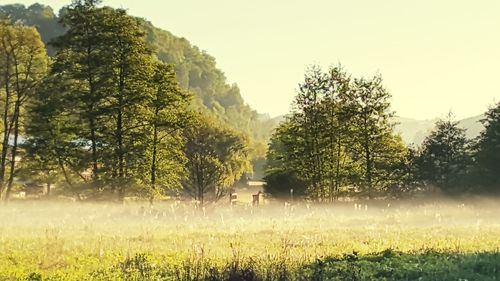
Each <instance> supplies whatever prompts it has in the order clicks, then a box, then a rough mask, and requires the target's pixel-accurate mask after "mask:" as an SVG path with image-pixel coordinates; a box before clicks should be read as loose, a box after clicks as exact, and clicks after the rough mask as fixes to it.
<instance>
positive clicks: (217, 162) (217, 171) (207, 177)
mask: <svg viewBox="0 0 500 281" xmlns="http://www.w3.org/2000/svg"><path fill="white" fill-rule="evenodd" d="M184 137H185V140H186V143H185V145H184V153H185V155H186V158H187V163H186V170H187V177H186V178H185V180H184V181H183V184H182V186H183V189H184V191H185V192H186V193H187V194H189V195H191V196H192V197H193V198H194V199H196V200H198V201H199V202H200V203H201V204H204V202H205V201H206V199H207V198H206V194H207V193H211V194H210V195H211V196H210V199H213V200H215V201H217V200H219V199H220V198H222V197H223V196H225V195H226V194H227V193H228V191H229V189H230V188H231V186H232V185H233V184H234V182H236V181H237V180H238V179H239V178H240V177H241V175H242V174H243V173H244V172H247V171H248V170H249V168H250V164H249V161H248V148H247V140H246V139H244V138H243V137H241V136H239V135H237V134H235V133H234V132H233V131H231V130H229V129H225V128H222V127H221V126H220V125H219V124H217V123H216V122H215V121H212V120H209V119H207V118H206V117H202V116H198V117H197V118H196V119H195V120H194V121H193V123H192V124H191V125H190V126H189V127H188V128H187V129H186V130H185V132H184Z"/></svg>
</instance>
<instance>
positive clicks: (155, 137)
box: [151, 121, 158, 203]
mask: <svg viewBox="0 0 500 281" xmlns="http://www.w3.org/2000/svg"><path fill="white" fill-rule="evenodd" d="M157 146H158V126H157V124H156V121H155V124H154V125H153V157H152V160H151V203H153V198H154V192H155V191H156V169H157V168H156V161H157V160H156V159H157V158H156V157H157V155H156V154H157V153H158V152H157Z"/></svg>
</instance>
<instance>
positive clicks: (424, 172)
mask: <svg viewBox="0 0 500 281" xmlns="http://www.w3.org/2000/svg"><path fill="white" fill-rule="evenodd" d="M417 161H418V162H417V163H418V171H419V178H420V179H421V180H423V182H424V183H426V184H427V185H431V186H435V187H439V188H441V189H442V190H444V191H445V192H451V193H453V192H459V191H461V190H460V189H464V188H465V186H464V183H465V180H466V178H467V173H468V170H469V166H470V164H471V163H470V161H471V158H470V142H469V141H468V140H467V137H466V136H465V130H464V129H461V128H459V127H458V122H455V121H453V120H452V119H451V117H449V118H448V119H447V120H440V121H438V122H437V123H436V128H435V130H434V131H432V132H431V134H430V135H429V136H428V137H427V138H426V139H425V141H424V143H423V146H422V151H421V152H420V155H419V158H418V160H417Z"/></svg>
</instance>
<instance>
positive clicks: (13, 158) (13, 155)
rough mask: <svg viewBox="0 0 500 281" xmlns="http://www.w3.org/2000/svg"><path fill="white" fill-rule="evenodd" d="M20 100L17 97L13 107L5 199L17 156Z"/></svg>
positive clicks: (9, 188)
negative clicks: (11, 140)
mask: <svg viewBox="0 0 500 281" xmlns="http://www.w3.org/2000/svg"><path fill="white" fill-rule="evenodd" d="M19 107H20V100H19V97H18V99H17V100H16V105H15V109H14V118H13V119H14V120H13V121H14V143H13V144H12V153H11V160H10V171H9V182H8V184H7V191H6V193H5V201H8V200H9V197H10V193H11V192H12V187H13V185H14V176H15V169H16V156H17V141H18V137H19V111H20V108H19Z"/></svg>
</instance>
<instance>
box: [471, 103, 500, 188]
mask: <svg viewBox="0 0 500 281" xmlns="http://www.w3.org/2000/svg"><path fill="white" fill-rule="evenodd" d="M482 123H483V125H484V127H485V129H484V131H483V132H481V135H480V136H479V138H478V140H477V144H476V145H475V150H476V151H475V155H474V158H475V170H476V181H477V182H478V183H479V184H480V185H481V186H482V187H483V188H484V189H485V190H487V191H490V192H499V191H500V170H499V168H498V167H499V163H500V103H498V104H496V105H495V106H493V107H491V108H490V109H489V110H488V111H487V112H486V117H485V118H484V119H483V120H482Z"/></svg>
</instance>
